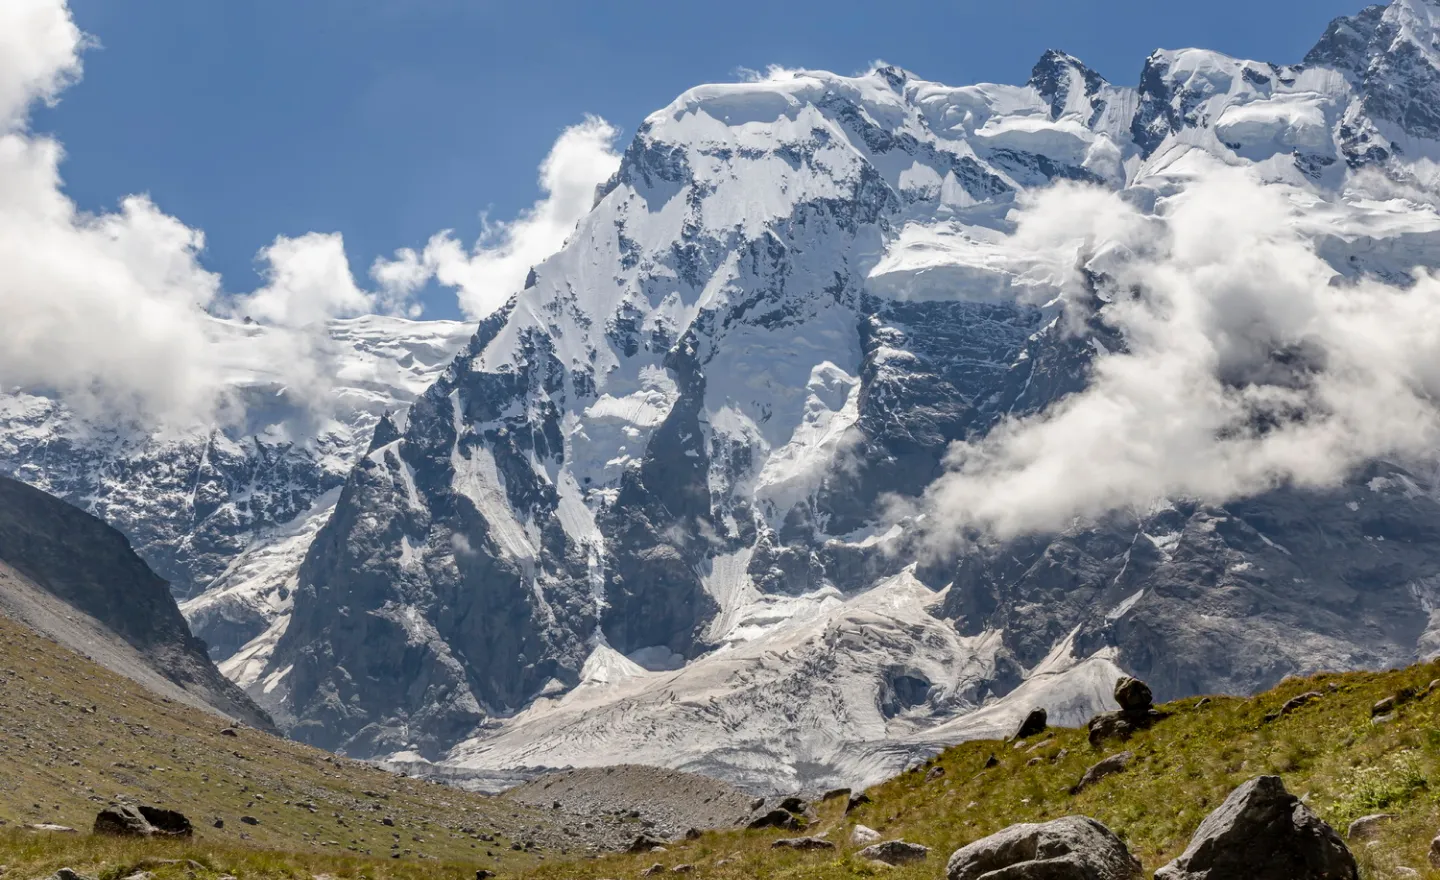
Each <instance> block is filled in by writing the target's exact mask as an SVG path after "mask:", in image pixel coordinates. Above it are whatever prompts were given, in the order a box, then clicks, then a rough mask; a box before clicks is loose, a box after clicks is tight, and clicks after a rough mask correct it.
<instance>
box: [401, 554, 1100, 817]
mask: <svg viewBox="0 0 1440 880" xmlns="http://www.w3.org/2000/svg"><path fill="white" fill-rule="evenodd" d="M943 598H944V594H943V593H941V594H937V593H935V592H934V591H932V590H930V589H929V588H927V587H925V586H924V585H923V584H921V583H919V582H918V581H916V580H915V578H914V575H913V573H912V572H911V571H909V570H907V571H905V572H902V573H900V574H899V575H896V576H893V577H891V578H887V579H886V580H884V581H882V582H881V583H879V584H878V585H877V586H875V587H874V588H873V589H871V590H869V591H868V592H866V593H863V594H861V595H859V596H856V597H854V598H852V599H850V600H848V601H843V600H841V599H840V598H839V597H838V596H832V597H826V598H816V599H814V600H812V601H810V602H808V603H805V604H803V605H794V606H792V607H791V608H790V609H788V611H789V614H790V615H793V616H788V615H786V614H783V613H782V614H781V615H779V616H777V617H776V618H774V619H772V622H771V623H770V624H769V625H768V626H766V627H764V628H762V629H759V630H757V632H756V634H755V635H753V636H751V637H750V638H748V639H746V640H745V641H743V642H737V643H734V644H731V645H727V646H726V647H723V648H721V649H719V650H716V651H714V652H712V653H709V654H707V655H705V656H704V657H701V658H699V659H697V660H695V661H693V662H691V663H689V664H688V665H686V666H685V667H684V668H682V669H679V670H675V671H659V672H647V671H645V670H644V669H642V668H640V667H637V666H635V665H633V664H628V663H627V662H626V661H625V660H624V658H623V657H620V656H619V655H618V654H616V653H615V651H614V650H613V649H611V648H609V647H606V646H603V645H602V646H599V647H597V648H595V649H594V651H593V652H592V654H591V655H590V658H589V659H588V660H587V661H586V665H585V675H584V676H583V677H582V679H581V682H580V684H579V685H578V686H576V687H575V688H573V689H572V690H570V691H569V692H567V693H565V694H563V695H558V696H555V697H551V698H541V699H537V700H536V701H535V702H534V703H532V704H531V705H530V706H529V707H527V708H526V709H525V710H524V711H523V712H521V713H519V714H518V715H515V716H513V717H511V718H508V719H506V720H504V721H503V722H501V723H500V724H499V725H498V726H496V727H493V728H488V729H487V730H485V731H484V733H483V734H482V735H481V736H479V737H477V738H475V739H473V740H470V741H467V742H464V743H461V744H460V745H458V746H457V747H456V748H455V749H453V750H452V751H451V752H450V754H449V756H448V757H447V758H446V760H445V761H444V762H443V764H442V770H441V772H445V771H450V772H449V773H448V774H447V775H449V776H451V777H452V778H454V777H455V776H456V775H459V774H457V773H455V771H501V770H516V769H530V770H539V769H542V768H547V767H569V766H575V767H584V766H599V765H604V764H607V763H614V762H616V761H619V760H622V759H623V760H625V761H638V762H640V763H649V764H657V765H665V766H671V767H677V768H680V769H685V770H692V771H696V772H701V773H712V774H718V775H722V776H725V777H727V778H729V779H731V780H734V781H736V782H738V783H740V784H743V785H746V786H749V787H751V788H754V789H756V790H759V791H767V792H768V791H788V790H798V789H804V790H820V789H823V788H825V787H827V786H828V787H833V786H837V785H842V784H843V785H857V784H858V785H868V784H871V783H874V782H878V781H880V780H882V779H884V778H886V777H888V776H891V775H894V774H895V773H897V772H899V771H900V770H903V769H904V768H905V766H906V764H907V763H909V762H910V761H912V760H914V759H915V758H917V757H920V756H925V755H928V754H930V753H933V751H934V750H935V749H936V748H938V746H937V745H935V743H943V742H945V741H946V739H947V737H948V736H950V735H955V736H956V738H959V737H961V736H965V735H975V734H981V735H997V734H998V735H1007V734H1008V733H1010V732H1012V731H1011V730H1010V729H1007V728H1013V726H1014V725H1015V724H1017V723H1018V721H1019V719H1020V717H1021V716H1023V714H1024V713H1025V712H1027V711H1029V709H1030V708H1032V707H1034V706H1044V707H1046V708H1047V709H1048V710H1049V711H1050V716H1051V718H1052V719H1054V721H1055V722H1056V723H1062V724H1079V723H1083V721H1084V720H1086V719H1088V718H1089V716H1090V714H1093V712H1094V711H1095V709H1096V707H1098V706H1103V705H1105V703H1106V700H1108V699H1109V698H1108V694H1109V691H1110V689H1111V688H1112V687H1113V685H1114V682H1115V679H1116V678H1118V677H1119V675H1120V674H1121V673H1120V671H1119V669H1118V668H1117V667H1116V666H1115V665H1114V664H1113V663H1112V662H1110V661H1109V660H1108V659H1106V658H1105V657H1104V656H1097V657H1095V658H1092V659H1089V660H1083V661H1082V660H1080V659H1078V658H1076V657H1074V656H1073V655H1072V654H1071V653H1070V650H1071V647H1072V646H1071V642H1070V641H1068V640H1067V641H1066V642H1064V643H1062V644H1061V645H1060V646H1058V647H1057V649H1056V651H1055V652H1053V654H1052V656H1050V657H1048V658H1046V660H1045V661H1043V662H1042V663H1041V664H1040V665H1039V666H1038V667H1037V668H1036V669H1035V670H1033V671H1032V672H1031V673H1030V674H1029V675H1028V676H1027V677H1026V678H1025V679H1024V680H1023V681H1022V682H1021V683H1020V684H1019V686H1018V687H1017V689H1016V690H1015V691H1014V693H1013V694H1012V695H1010V696H1009V697H1006V698H1005V699H1001V700H995V699H993V698H992V699H989V700H987V699H986V698H987V697H989V696H990V694H989V693H988V692H987V690H986V687H985V683H986V682H988V681H991V680H992V679H993V678H994V676H995V672H996V670H995V666H996V657H997V654H998V653H1000V652H1002V651H1003V647H1002V638H1001V634H1000V633H996V632H987V633H984V634H981V635H978V636H974V637H964V636H961V635H959V634H957V633H956V631H955V630H954V628H953V627H951V626H949V625H948V624H947V623H945V622H944V621H942V620H938V619H937V618H936V617H935V616H932V613H931V609H932V606H935V605H938V604H939V603H940V602H941V601H943ZM877 693H879V694H880V695H881V698H880V699H879V700H877V699H876V695H877ZM945 718H951V719H954V720H952V721H949V722H945V721H944V720H943V719H945ZM937 721H939V722H940V724H939V726H938V727H933V726H932V725H935V724H936V723H937ZM418 769H421V770H422V771H423V769H424V768H418Z"/></svg>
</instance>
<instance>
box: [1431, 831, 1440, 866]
mask: <svg viewBox="0 0 1440 880" xmlns="http://www.w3.org/2000/svg"><path fill="white" fill-rule="evenodd" d="M1430 867H1432V868H1440V835H1436V837H1435V839H1434V840H1432V841H1430Z"/></svg>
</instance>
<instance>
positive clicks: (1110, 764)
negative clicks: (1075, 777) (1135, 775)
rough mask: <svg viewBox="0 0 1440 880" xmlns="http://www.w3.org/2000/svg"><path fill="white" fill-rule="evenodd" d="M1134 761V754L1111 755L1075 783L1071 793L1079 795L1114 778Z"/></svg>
mask: <svg viewBox="0 0 1440 880" xmlns="http://www.w3.org/2000/svg"><path fill="white" fill-rule="evenodd" d="M1133 760H1135V753H1134V752H1120V753H1119V754H1116V755H1111V756H1110V757H1108V758H1106V759H1105V760H1103V761H1100V762H1099V763H1097V764H1095V765H1094V766H1093V767H1091V768H1090V769H1089V770H1086V771H1085V775H1084V776H1082V777H1080V781H1079V782H1077V783H1075V787H1074V788H1071V789H1070V793H1071V794H1079V793H1080V792H1082V791H1084V790H1085V789H1087V788H1089V787H1090V786H1092V785H1094V784H1095V783H1097V782H1099V781H1100V780H1102V779H1104V778H1105V777H1106V776H1113V775H1115V774H1116V773H1120V772H1122V771H1123V770H1124V769H1125V768H1126V767H1129V766H1130V762H1131V761H1133Z"/></svg>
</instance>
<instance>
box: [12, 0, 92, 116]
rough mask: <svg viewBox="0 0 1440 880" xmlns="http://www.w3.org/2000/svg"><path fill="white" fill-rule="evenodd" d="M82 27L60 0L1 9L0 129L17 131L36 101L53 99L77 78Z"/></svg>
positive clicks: (29, 0) (27, 0) (16, 1)
mask: <svg viewBox="0 0 1440 880" xmlns="http://www.w3.org/2000/svg"><path fill="white" fill-rule="evenodd" d="M81 44H82V38H81V34H80V29H79V28H77V27H76V26H75V22H74V20H72V19H71V17H70V10H69V9H68V8H67V7H66V5H65V4H64V3H63V2H58V0H6V2H5V3H4V5H3V7H0V130H10V129H14V128H17V127H19V126H20V125H22V124H23V123H24V121H25V118H26V116H27V110H28V108H29V107H30V105H31V104H32V103H34V102H35V101H37V100H38V101H53V100H54V99H55V97H56V96H57V95H59V93H60V91H61V90H62V89H64V88H65V86H67V85H69V84H70V83H71V82H73V81H74V80H75V79H76V78H78V77H79V75H80V49H81V48H82V45H81Z"/></svg>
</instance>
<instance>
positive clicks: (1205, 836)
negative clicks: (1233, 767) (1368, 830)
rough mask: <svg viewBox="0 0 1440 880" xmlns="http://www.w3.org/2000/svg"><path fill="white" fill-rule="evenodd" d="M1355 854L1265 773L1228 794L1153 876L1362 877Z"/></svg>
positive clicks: (1247, 879) (1239, 879)
mask: <svg viewBox="0 0 1440 880" xmlns="http://www.w3.org/2000/svg"><path fill="white" fill-rule="evenodd" d="M1359 876H1360V872H1359V868H1358V867H1357V865H1356V863H1355V857H1354V856H1353V855H1351V854H1350V850H1349V849H1348V848H1347V847H1346V846H1345V842H1344V841H1343V840H1341V839H1340V835H1339V834H1337V833H1336V832H1335V830H1334V829H1333V828H1331V827H1330V826H1329V825H1327V824H1325V822H1324V821H1323V820H1321V819H1320V817H1318V816H1316V815H1315V814H1314V813H1312V812H1311V811H1310V808H1309V807H1306V806H1305V805H1304V804H1303V803H1301V802H1300V799H1299V798H1297V797H1295V796H1294V795H1292V794H1290V792H1288V791H1286V790H1285V785H1284V783H1283V782H1281V780H1280V777H1278V776H1261V777H1257V778H1255V779H1252V780H1250V781H1249V782H1247V783H1245V784H1244V785H1242V786H1240V787H1239V788H1237V789H1235V790H1234V791H1233V792H1231V793H1230V796H1229V797H1227V798H1226V799H1225V802H1224V803H1222V804H1221V805H1220V806H1219V807H1218V808H1216V810H1215V811H1214V812H1213V813H1211V814H1210V815H1209V816H1206V817H1205V820H1204V821H1203V822H1201V823H1200V827H1199V828H1198V829H1196V831H1195V835H1194V837H1192V838H1191V839H1190V845H1189V846H1187V847H1186V848H1185V852H1184V853H1182V854H1181V855H1180V857H1179V858H1177V859H1175V861H1173V862H1171V863H1170V864H1168V865H1166V866H1165V867H1163V868H1161V869H1160V870H1159V871H1157V872H1155V880H1358V878H1359Z"/></svg>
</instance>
